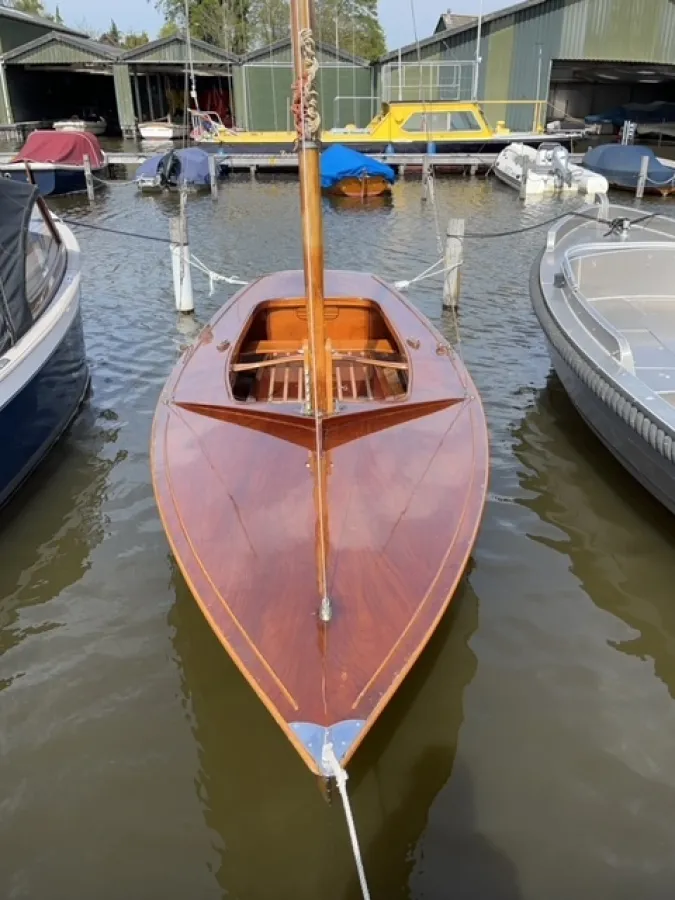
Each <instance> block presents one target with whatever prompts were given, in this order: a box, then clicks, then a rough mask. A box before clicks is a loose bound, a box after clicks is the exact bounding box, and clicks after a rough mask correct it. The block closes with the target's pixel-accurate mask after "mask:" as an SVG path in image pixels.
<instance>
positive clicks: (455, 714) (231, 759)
mask: <svg viewBox="0 0 675 900" xmlns="http://www.w3.org/2000/svg"><path fill="white" fill-rule="evenodd" d="M174 568H175V567H174ZM174 584H175V590H176V602H175V604H174V606H173V607H172V609H171V612H170V613H169V621H170V624H171V625H172V626H173V629H174V632H173V643H174V647H175V651H176V655H177V658H178V661H179V665H180V668H181V674H182V690H183V696H184V702H185V708H186V710H187V711H188V715H189V716H190V718H191V723H192V728H193V731H194V735H195V739H196V741H197V744H198V747H199V759H200V768H199V774H198V776H197V781H196V785H197V790H198V792H199V796H200V798H201V802H202V804H203V809H204V816H205V819H206V821H207V823H208V825H209V826H210V828H211V829H212V830H213V832H214V833H215V834H216V835H218V840H217V844H218V847H219V848H220V858H221V863H220V867H219V870H218V873H217V876H218V880H219V882H220V884H221V886H222V888H223V891H224V892H226V893H227V894H228V895H232V896H246V897H247V898H258V897H259V898H269V897H272V896H277V897H294V898H296V900H302V898H305V897H306V898H315V897H317V896H326V897H331V898H338V897H339V898H345V900H351V898H357V897H359V896H360V892H359V886H358V881H357V878H356V872H355V868H354V863H353V859H352V855H351V848H350V846H349V840H348V835H347V830H346V825H345V821H344V816H343V813H342V808H341V804H340V801H339V798H338V797H337V796H336V797H335V798H334V799H333V802H332V804H331V805H329V804H328V803H326V801H325V799H324V798H323V796H322V794H321V792H320V790H319V788H318V784H317V781H316V779H315V778H314V777H313V776H312V775H311V774H310V773H309V772H308V771H307V770H306V768H305V766H304V765H303V764H302V762H301V761H300V759H299V758H298V756H297V754H296V753H295V751H294V750H293V749H292V747H291V745H290V743H289V742H288V741H287V739H286V738H285V737H284V736H283V734H282V732H281V730H280V729H279V728H278V726H277V725H276V723H275V722H274V721H273V719H272V717H271V716H270V715H269V713H268V712H267V711H266V710H265V708H264V707H263V705H262V703H260V701H259V700H258V699H257V697H256V696H255V694H254V693H253V691H252V689H251V688H250V687H249V686H248V684H247V683H246V682H245V681H244V679H243V678H242V676H241V675H240V674H239V673H238V672H237V670H236V669H235V667H234V665H233V664H232V662H231V661H230V660H229V657H228V656H227V654H226V653H225V651H224V650H223V649H222V647H221V646H220V644H219V643H218V641H217V640H216V638H215V637H214V636H213V635H212V633H211V632H210V630H209V628H208V626H207V624H206V623H205V621H204V620H203V617H202V616H201V613H200V612H199V610H198V608H197V605H196V603H195V601H194V599H193V598H192V597H191V595H190V592H189V590H188V588H187V587H186V585H185V583H184V581H183V579H182V577H181V576H180V575H179V574H178V573H177V571H175V574H174ZM477 623H478V604H477V598H476V596H475V594H474V593H473V591H472V589H471V587H470V586H469V585H468V584H466V583H465V584H464V585H463V587H462V588H461V589H460V591H459V593H458V595H457V597H456V598H455V600H454V602H453V605H452V607H451V610H450V612H449V613H448V615H447V616H446V617H445V619H444V620H443V622H442V623H441V625H440V627H439V629H438V631H437V633H436V634H435V635H434V638H433V639H432V641H431V643H430V644H429V646H428V647H427V649H426V651H425V652H424V653H423V654H422V656H421V658H420V660H419V661H418V663H417V665H416V666H415V668H414V669H413V671H412V672H411V674H410V675H409V677H408V678H407V679H406V681H405V682H404V684H403V685H402V687H401V688H400V689H399V691H398V693H397V695H396V696H395V698H394V699H393V701H392V702H391V703H390V704H389V706H388V707H387V709H386V710H385V711H384V713H383V715H382V716H381V718H380V721H379V722H378V724H377V725H376V726H375V728H374V729H373V731H372V732H371V734H370V735H369V736H368V739H367V740H366V741H365V742H364V745H363V746H362V747H361V748H360V749H359V753H358V754H357V756H356V757H355V760H354V763H353V765H352V766H351V767H350V772H349V774H350V780H349V790H350V795H351V798H352V804H353V809H354V816H355V819H356V823H357V828H358V832H359V838H360V841H361V848H362V853H363V858H364V862H365V865H366V869H367V872H368V875H369V880H370V886H371V890H372V893H373V896H379V897H395V896H406V895H407V894H408V889H407V887H406V885H407V883H408V879H409V876H410V873H411V871H412V867H413V865H414V851H415V847H416V845H417V843H418V841H419V839H420V836H421V834H422V833H423V831H424V828H425V825H426V822H427V816H428V810H429V806H430V805H431V803H432V802H433V800H434V797H435V796H436V795H437V794H438V792H439V791H440V790H441V789H442V788H443V786H444V784H445V783H446V782H447V781H448V779H449V778H450V777H451V775H452V770H453V762H454V759H455V752H456V748H457V741H458V734H459V731H460V728H461V725H462V721H463V692H464V689H465V688H466V686H467V685H468V684H469V683H470V681H471V679H472V678H473V675H474V673H475V670H476V659H475V656H474V654H473V652H472V651H471V649H470V647H469V641H470V638H471V636H472V634H473V632H474V631H475V629H476V627H477ZM459 778H460V780H461V781H462V782H463V783H465V775H464V774H462V773H460V775H459ZM465 799H466V801H467V803H465V805H464V806H463V807H462V811H461V816H460V819H461V821H460V820H459V819H458V821H457V828H458V831H459V832H460V833H461V834H469V835H470V834H471V832H472V815H471V809H470V803H469V801H470V795H469V794H465ZM467 804H468V805H467ZM261 854H263V855H264V858H265V864H264V866H261V865H260V858H261ZM479 855H480V854H479ZM495 874H496V873H495ZM504 896H507V895H504Z"/></svg>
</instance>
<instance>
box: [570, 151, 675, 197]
mask: <svg viewBox="0 0 675 900" xmlns="http://www.w3.org/2000/svg"><path fill="white" fill-rule="evenodd" d="M643 156H648V157H649V168H648V169H647V184H648V185H651V186H653V187H663V186H665V185H669V184H671V183H673V181H675V169H671V168H670V167H669V166H664V165H663V163H661V162H659V160H658V158H657V156H656V154H655V153H654V151H653V150H652V149H651V148H650V147H641V146H640V145H639V144H602V145H601V146H599V147H593V148H592V149H591V150H589V151H588V152H587V153H586V155H585V156H584V158H583V161H582V165H583V166H584V168H586V169H590V170H591V171H593V172H598V173H599V174H600V175H604V176H605V178H606V179H607V180H608V181H609V182H610V183H614V184H620V185H625V186H626V187H635V186H636V185H637V182H638V178H639V176H640V166H641V165H642V157H643Z"/></svg>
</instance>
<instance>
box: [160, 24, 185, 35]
mask: <svg viewBox="0 0 675 900" xmlns="http://www.w3.org/2000/svg"><path fill="white" fill-rule="evenodd" d="M179 32H180V29H179V27H178V25H177V24H176V22H165V23H164V24H163V25H162V27H161V28H160V29H159V34H158V35H157V37H159V38H168V37H175V35H177V34H179Z"/></svg>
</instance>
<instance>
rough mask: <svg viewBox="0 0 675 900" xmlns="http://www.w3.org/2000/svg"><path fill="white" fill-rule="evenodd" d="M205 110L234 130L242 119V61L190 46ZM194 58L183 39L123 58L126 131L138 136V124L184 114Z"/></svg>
mask: <svg viewBox="0 0 675 900" xmlns="http://www.w3.org/2000/svg"><path fill="white" fill-rule="evenodd" d="M190 45H191V57H192V71H193V72H194V76H195V82H196V90H197V98H198V101H199V108H200V109H202V110H208V111H210V112H216V113H218V115H219V116H220V117H221V119H222V121H223V123H224V124H225V125H227V126H228V127H229V126H231V125H233V124H235V123H238V122H239V119H240V118H241V116H240V115H238V113H239V111H238V110H235V107H234V102H233V93H234V91H233V74H234V71H235V69H236V67H237V64H238V58H237V57H236V56H234V55H233V54H232V53H228V52H227V51H225V50H221V49H220V48H219V47H215V46H214V45H213V44H207V43H205V42H204V41H198V40H195V39H194V38H193V39H192V40H191V41H190ZM189 62H190V58H189V54H188V45H187V41H186V39H185V37H184V36H183V35H174V36H172V37H167V38H160V39H159V40H156V41H150V43H149V44H142V45H141V46H140V47H136V48H135V49H133V50H129V51H127V52H126V53H124V54H122V56H121V57H120V59H119V61H118V65H119V66H120V67H121V68H122V69H123V79H124V81H125V82H126V84H125V89H124V90H123V91H119V92H118V111H119V121H120V127H121V129H122V131H123V132H124V133H125V134H127V133H133V132H134V131H135V122H145V121H150V120H152V119H156V118H161V117H163V116H165V115H167V114H168V113H172V114H173V115H179V116H180V115H182V109H183V106H184V102H185V72H186V69H187V68H188V66H189Z"/></svg>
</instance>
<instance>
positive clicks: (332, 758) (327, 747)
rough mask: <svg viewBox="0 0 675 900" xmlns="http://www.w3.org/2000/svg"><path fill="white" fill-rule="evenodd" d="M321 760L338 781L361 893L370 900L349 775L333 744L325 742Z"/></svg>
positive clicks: (364, 899) (326, 769)
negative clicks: (350, 799)
mask: <svg viewBox="0 0 675 900" xmlns="http://www.w3.org/2000/svg"><path fill="white" fill-rule="evenodd" d="M321 762H322V764H323V767H324V769H325V771H327V772H330V774H331V775H332V776H333V778H334V779H335V781H336V783H337V788H338V791H339V792H340V797H341V798H342V805H343V806H344V810H345V817H346V819H347V828H348V829H349V838H350V840H351V842H352V851H353V853H354V862H355V863H356V871H357V872H358V875H359V883H360V885H361V893H362V894H363V900H370V891H369V890H368V882H367V881H366V872H365V869H364V868H363V860H362V859H361V850H360V848H359V839H358V837H357V834H356V826H355V825H354V817H353V815H352V808H351V804H350V802H349V794H348V793H347V778H348V777H349V776H348V775H347V773H346V772H345V770H344V769H343V768H342V766H341V765H340V762H339V760H338V758H337V756H336V755H335V751H334V750H333V745H332V744H331V743H326V744H324V746H323V751H322V753H321Z"/></svg>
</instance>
